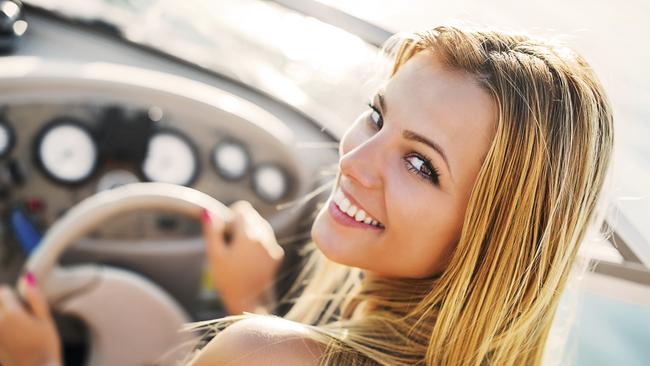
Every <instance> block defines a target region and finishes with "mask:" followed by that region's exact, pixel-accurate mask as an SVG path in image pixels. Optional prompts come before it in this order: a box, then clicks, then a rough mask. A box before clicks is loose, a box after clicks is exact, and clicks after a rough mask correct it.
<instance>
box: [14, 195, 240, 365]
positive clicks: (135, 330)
mask: <svg viewBox="0 0 650 366" xmlns="http://www.w3.org/2000/svg"><path fill="white" fill-rule="evenodd" d="M151 209H159V210H165V211H173V212H176V213H180V214H185V215H188V216H191V217H197V218H198V217H199V216H200V214H201V211H202V210H203V209H207V210H209V211H210V212H212V213H213V214H215V215H219V216H220V217H221V219H223V220H226V221H227V220H229V219H230V215H231V214H230V211H229V209H228V208H227V207H226V206H225V205H223V204H222V203H221V202H219V201H217V200H215V199H214V198H212V197H211V196H209V195H207V194H204V193H202V192H199V191H197V190H194V189H191V188H187V187H182V186H177V185H172V184H165V183H135V184H129V185H125V186H122V187H118V188H115V189H112V190H108V191H103V192H100V193H97V194H95V195H93V196H91V197H89V198H87V199H85V200H84V201H82V202H80V203H79V204H77V205H76V206H75V207H73V208H72V209H70V210H69V211H68V212H67V213H66V214H65V215H64V216H63V217H62V218H61V219H59V220H58V221H57V222H56V223H55V224H54V225H53V226H52V227H51V228H50V229H49V230H48V231H47V233H46V234H45V236H44V237H43V239H42V241H41V243H40V245H39V246H38V248H37V249H36V250H35V251H34V252H33V254H32V255H31V257H30V258H29V259H28V261H27V263H26V265H25V271H30V272H32V274H34V276H35V277H36V278H37V280H38V282H39V284H40V285H41V287H42V289H43V291H44V293H45V296H46V298H47V300H48V302H49V304H50V305H51V306H52V307H53V308H55V309H56V310H57V311H59V312H61V313H63V314H69V315H73V316H75V317H77V318H79V319H81V320H82V321H83V322H84V323H85V324H86V325H87V327H88V329H89V336H90V350H89V351H90V352H89V357H88V359H87V365H88V366H114V365H124V366H128V365H134V366H135V365H149V364H167V363H174V361H177V359H178V357H179V356H180V355H181V354H182V353H183V352H187V351H188V349H187V347H188V344H191V343H192V342H188V341H189V340H190V335H189V334H183V333H181V332H180V328H181V327H182V325H183V324H184V323H186V322H188V321H189V320H190V319H189V317H188V316H187V314H186V313H185V312H184V311H183V309H182V308H181V307H180V306H179V305H178V304H177V303H176V301H175V300H174V299H173V298H172V297H171V296H170V295H169V294H167V293H166V292H165V291H163V290H162V289H161V288H160V287H158V286H157V285H156V284H154V283H153V282H152V281H150V280H148V279H147V278H145V277H143V276H141V275H138V274H136V273H133V272H130V271H126V270H123V269H118V268H113V267H108V266H100V265H95V264H83V265H75V266H69V267H61V266H58V265H57V261H58V259H59V257H60V256H61V254H62V253H63V252H64V251H65V250H66V249H67V248H68V247H70V246H71V245H72V244H74V243H75V242H76V240H77V239H79V238H81V237H82V236H84V235H86V234H88V233H89V232H91V231H92V230H93V229H95V228H96V227H97V226H99V225H101V224H102V223H103V222H105V221H107V220H109V219H111V218H114V217H117V216H120V215H123V214H125V213H127V212H133V211H142V210H151ZM183 344H185V346H184V347H183Z"/></svg>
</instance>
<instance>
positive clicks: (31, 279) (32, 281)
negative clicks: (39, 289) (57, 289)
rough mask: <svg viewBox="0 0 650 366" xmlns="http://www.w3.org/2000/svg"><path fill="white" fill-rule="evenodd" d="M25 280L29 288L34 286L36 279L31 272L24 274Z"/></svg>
mask: <svg viewBox="0 0 650 366" xmlns="http://www.w3.org/2000/svg"><path fill="white" fill-rule="evenodd" d="M25 280H27V284H28V285H29V287H34V286H36V277H34V275H33V274H32V272H25Z"/></svg>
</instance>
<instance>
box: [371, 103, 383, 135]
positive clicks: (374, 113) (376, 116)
mask: <svg viewBox="0 0 650 366" xmlns="http://www.w3.org/2000/svg"><path fill="white" fill-rule="evenodd" d="M368 107H370V115H369V116H368V118H370V122H371V123H372V124H374V125H375V128H376V129H377V130H381V128H382V127H384V117H382V115H381V112H380V111H379V109H378V108H377V107H375V106H374V105H372V103H368Z"/></svg>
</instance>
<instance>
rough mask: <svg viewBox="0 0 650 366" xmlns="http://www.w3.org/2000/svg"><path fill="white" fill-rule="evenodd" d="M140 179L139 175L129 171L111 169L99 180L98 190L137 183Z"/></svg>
mask: <svg viewBox="0 0 650 366" xmlns="http://www.w3.org/2000/svg"><path fill="white" fill-rule="evenodd" d="M139 181H140V180H139V179H138V177H136V176H135V174H133V173H131V172H129V171H126V170H111V171H109V172H107V173H106V174H104V175H102V177H101V178H99V181H98V182H97V192H101V191H107V190H109V189H113V188H117V187H121V186H124V185H127V184H131V183H137V182H139Z"/></svg>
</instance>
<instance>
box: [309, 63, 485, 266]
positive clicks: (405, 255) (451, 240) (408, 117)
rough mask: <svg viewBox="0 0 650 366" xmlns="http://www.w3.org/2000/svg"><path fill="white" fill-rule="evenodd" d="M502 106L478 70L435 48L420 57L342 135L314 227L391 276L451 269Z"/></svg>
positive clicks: (353, 262) (327, 246)
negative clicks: (455, 65) (447, 60)
mask: <svg viewBox="0 0 650 366" xmlns="http://www.w3.org/2000/svg"><path fill="white" fill-rule="evenodd" d="M495 108H496V107H495V105H494V102H493V101H492V99H491V97H490V95H489V94H488V92H487V91H485V90H484V89H482V88H481V87H480V86H479V84H478V82H477V81H476V80H475V78H474V77H473V76H472V75H470V74H467V73H465V72H463V71H458V70H451V69H449V68H446V67H445V66H444V65H443V64H442V63H441V62H440V60H438V58H437V56H435V55H434V54H433V53H432V52H430V51H422V52H420V53H418V54H416V55H415V56H413V57H412V58H411V59H410V60H409V61H407V62H406V63H405V64H404V65H403V66H402V67H401V68H400V69H399V71H398V72H397V73H396V74H395V75H394V76H393V78H392V79H391V80H390V81H389V82H388V83H387V85H386V87H385V89H384V90H383V91H381V92H380V93H378V94H377V95H376V96H375V97H374V98H373V101H372V103H371V108H369V110H368V111H367V112H365V113H363V114H362V115H361V116H360V117H359V118H358V119H357V120H356V121H355V122H354V124H353V125H352V126H351V127H350V128H349V130H348V131H347V132H346V133H345V135H344V136H343V138H342V140H341V144H340V148H339V152H340V156H341V157H340V161H339V174H338V176H337V179H336V184H335V187H334V190H333V192H332V195H331V197H330V199H329V200H328V202H327V203H326V205H325V206H324V207H323V209H322V210H321V211H320V212H319V214H318V216H317V218H316V221H315V222H314V225H313V227H312V237H313V239H314V242H315V243H316V245H317V246H318V247H319V249H320V250H321V251H322V252H323V253H324V254H325V255H326V256H327V257H328V258H329V259H331V260H333V261H335V262H338V263H341V264H345V265H348V266H352V267H358V268H362V269H364V270H366V271H367V272H369V273H374V274H377V275H381V276H386V277H398V278H422V277H427V276H431V275H434V274H437V273H439V272H441V271H442V270H443V268H444V266H445V264H446V260H447V259H448V257H449V254H450V253H451V252H452V251H453V249H454V247H455V245H456V243H457V242H458V239H459V237H460V233H461V229H462V224H463V218H464V215H465V210H466V208H467V203H468V201H469V197H470V193H471V190H472V187H473V185H474V182H475V180H476V176H477V174H478V172H479V169H480V168H481V165H482V163H483V160H484V158H485V156H486V154H487V151H488V149H489V147H490V144H491V142H492V139H493V137H494V131H495V126H496V111H495ZM360 210H363V213H360V212H359V211H360ZM344 211H346V212H344ZM350 215H352V216H355V217H354V218H352V217H350ZM373 221H375V222H373Z"/></svg>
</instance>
